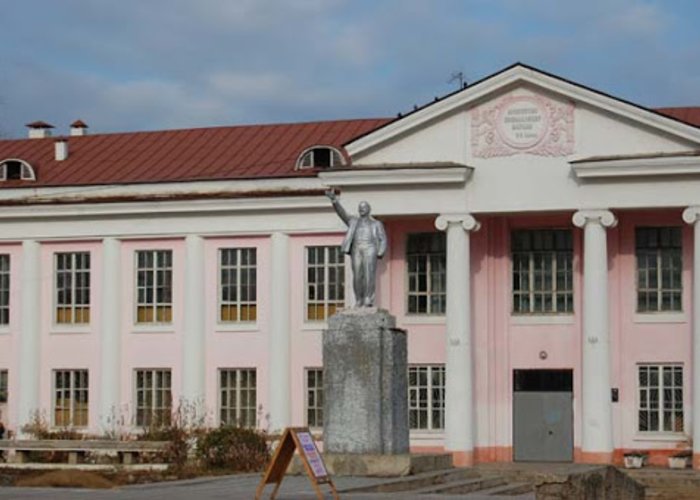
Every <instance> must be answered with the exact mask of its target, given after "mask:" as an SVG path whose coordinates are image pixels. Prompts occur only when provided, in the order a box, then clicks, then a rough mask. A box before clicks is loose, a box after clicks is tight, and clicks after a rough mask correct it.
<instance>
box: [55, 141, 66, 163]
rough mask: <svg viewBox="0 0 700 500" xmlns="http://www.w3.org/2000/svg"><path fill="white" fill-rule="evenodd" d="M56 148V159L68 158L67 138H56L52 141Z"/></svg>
mask: <svg viewBox="0 0 700 500" xmlns="http://www.w3.org/2000/svg"><path fill="white" fill-rule="evenodd" d="M54 147H55V149H56V161H63V160H67V159H68V139H58V140H57V141H56V142H55V143H54Z"/></svg>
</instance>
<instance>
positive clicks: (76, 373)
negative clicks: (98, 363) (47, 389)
mask: <svg viewBox="0 0 700 500" xmlns="http://www.w3.org/2000/svg"><path fill="white" fill-rule="evenodd" d="M59 374H61V375H63V377H65V376H66V375H67V376H68V386H67V387H66V386H63V387H59V386H58V379H59ZM83 375H84V377H83ZM51 378H52V384H51V389H52V399H51V409H52V411H51V424H52V426H53V427H57V428H77V429H84V428H87V427H89V425H90V371H89V370H88V369H87V368H58V369H53V370H52V371H51ZM83 380H84V382H85V385H84V386H82V385H78V382H79V381H83ZM59 393H60V394H62V395H63V397H62V398H59ZM79 393H84V394H85V401H80V398H79V396H78V394H79ZM66 394H67V395H68V397H66V396H65V395H66ZM59 399H60V400H62V401H66V399H67V400H68V401H69V403H68V405H67V406H66V405H62V406H59V404H58V403H59ZM79 402H84V403H85V409H84V414H85V420H84V422H83V423H76V419H77V415H78V413H79V410H78V409H77V408H76V406H77V404H78V403H79ZM66 411H67V412H68V419H67V420H68V422H67V423H66V422H65V415H64V416H63V417H62V418H63V419H64V422H63V423H60V424H59V423H58V419H57V418H56V417H57V415H58V413H59V412H62V413H65V412H66Z"/></svg>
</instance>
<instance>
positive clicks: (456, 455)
mask: <svg viewBox="0 0 700 500" xmlns="http://www.w3.org/2000/svg"><path fill="white" fill-rule="evenodd" d="M450 453H452V466H453V467H472V466H473V465H474V452H473V451H451V452H450Z"/></svg>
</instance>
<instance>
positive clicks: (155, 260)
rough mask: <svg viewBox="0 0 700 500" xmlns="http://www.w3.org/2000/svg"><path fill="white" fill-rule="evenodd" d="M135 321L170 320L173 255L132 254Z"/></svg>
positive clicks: (158, 253) (147, 252)
mask: <svg viewBox="0 0 700 500" xmlns="http://www.w3.org/2000/svg"><path fill="white" fill-rule="evenodd" d="M136 293H137V297H136V300H137V302H136V322H137V323H170V322H172V320H173V252H172V251H171V250H139V251H137V252H136Z"/></svg>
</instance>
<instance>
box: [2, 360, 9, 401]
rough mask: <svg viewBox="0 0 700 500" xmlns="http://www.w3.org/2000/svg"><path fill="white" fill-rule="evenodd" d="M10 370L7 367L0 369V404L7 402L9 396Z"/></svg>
mask: <svg viewBox="0 0 700 500" xmlns="http://www.w3.org/2000/svg"><path fill="white" fill-rule="evenodd" d="M9 384H10V371H9V370H8V369H7V368H3V369H0V404H7V401H8V399H9V398H10V385H9Z"/></svg>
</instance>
